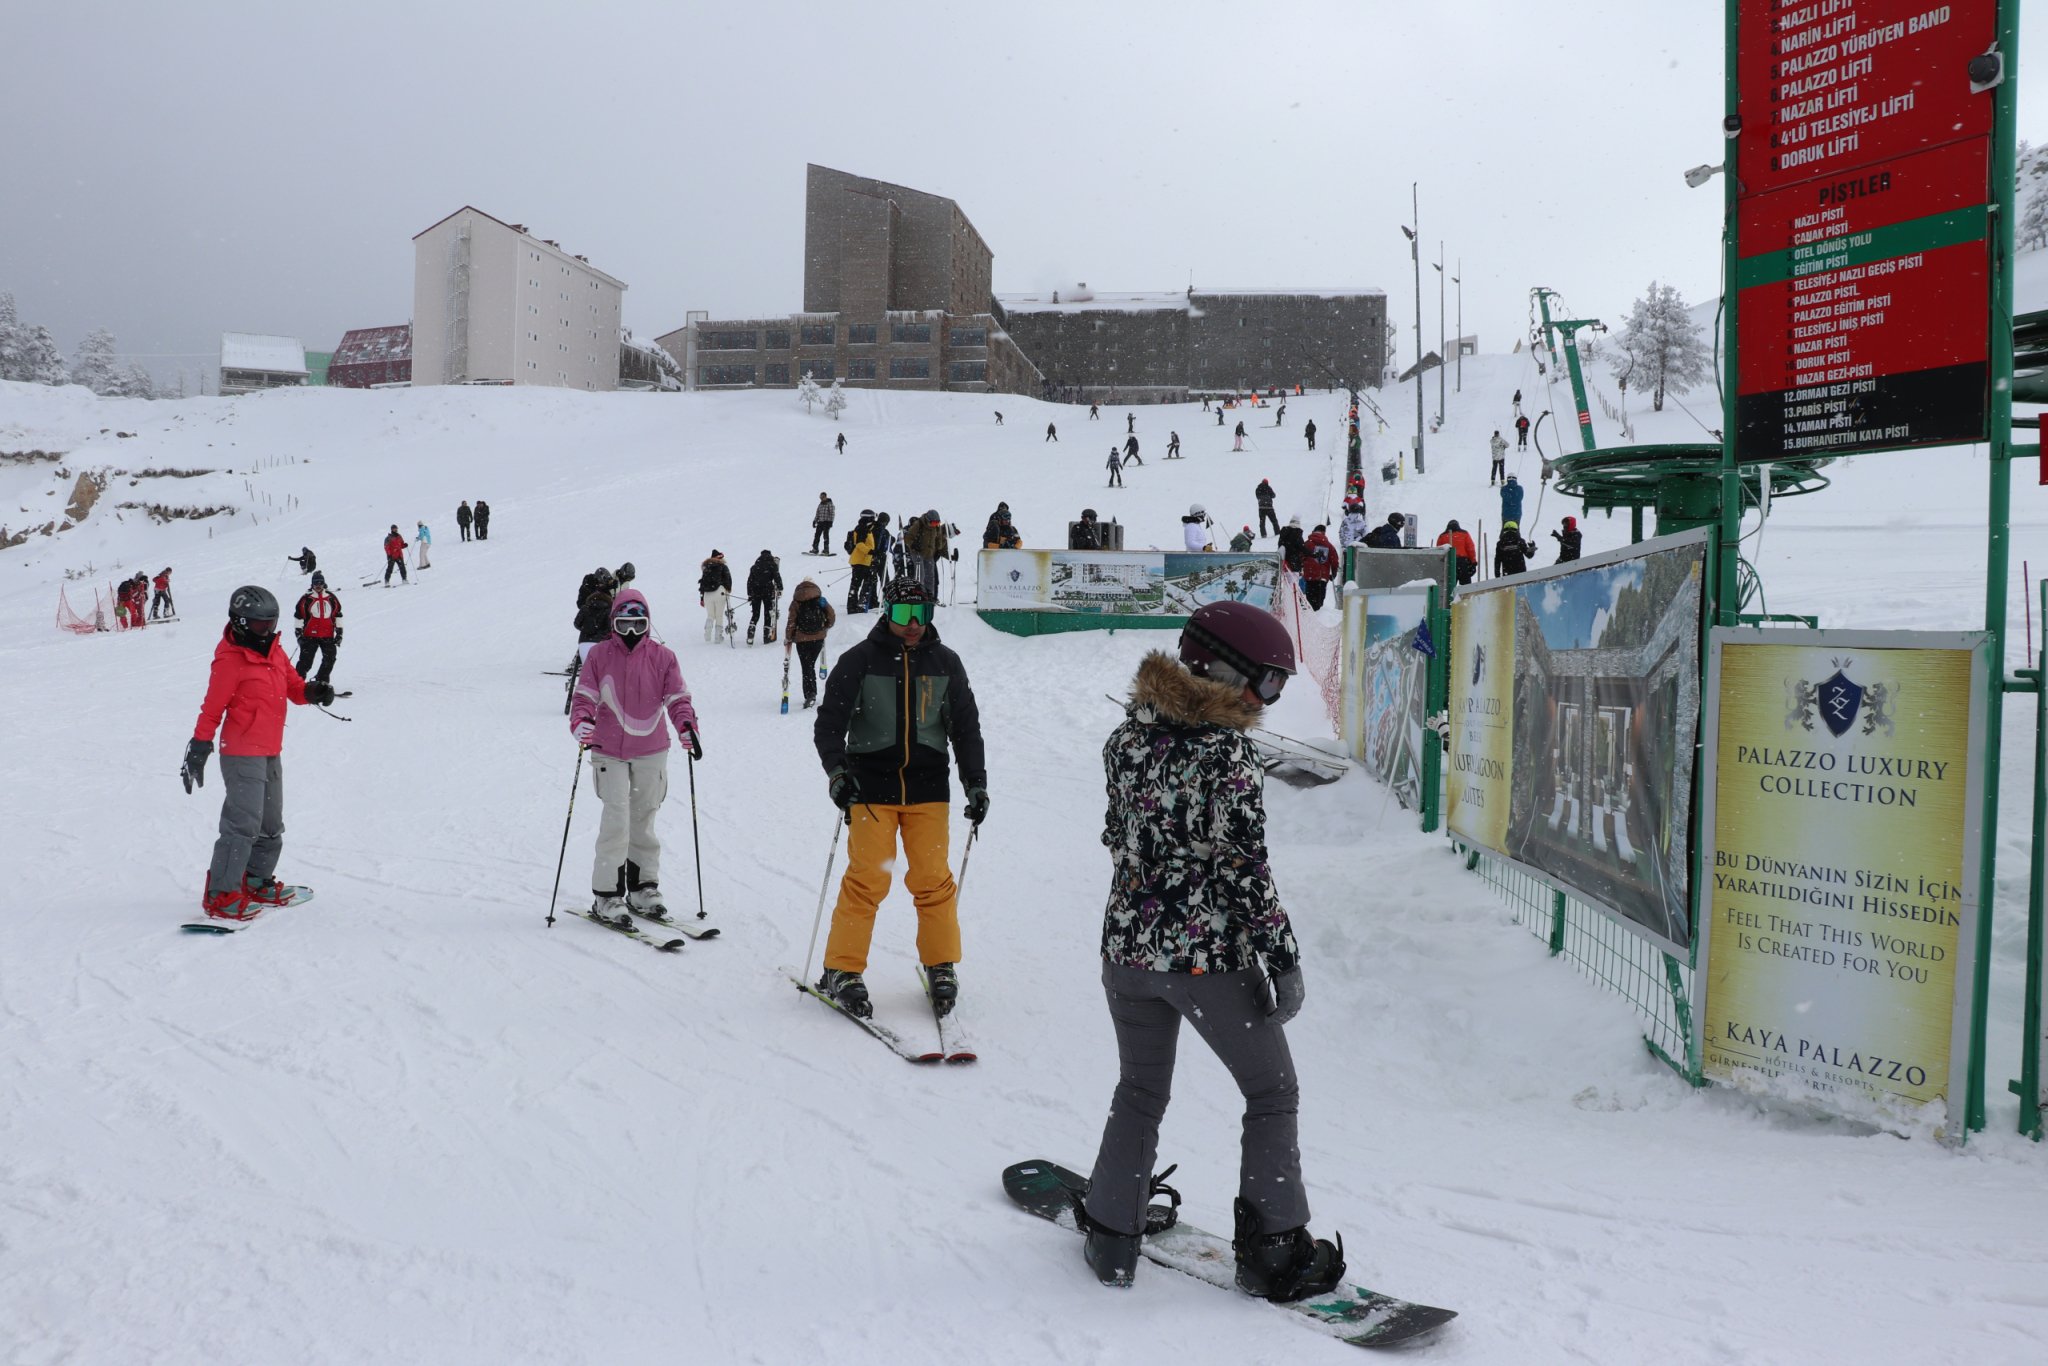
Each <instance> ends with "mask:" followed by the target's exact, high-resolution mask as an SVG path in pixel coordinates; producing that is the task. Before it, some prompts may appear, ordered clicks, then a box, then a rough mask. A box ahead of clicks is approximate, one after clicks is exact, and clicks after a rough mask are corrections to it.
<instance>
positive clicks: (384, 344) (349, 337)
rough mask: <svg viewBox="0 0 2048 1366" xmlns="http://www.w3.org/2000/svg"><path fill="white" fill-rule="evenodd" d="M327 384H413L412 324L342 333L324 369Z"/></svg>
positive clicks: (355, 386)
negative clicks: (332, 356) (339, 341)
mask: <svg viewBox="0 0 2048 1366" xmlns="http://www.w3.org/2000/svg"><path fill="white" fill-rule="evenodd" d="M327 382H328V383H329V384H330V385H335V386H337V387H340V388H343V389H368V388H370V387H372V386H373V385H378V384H410V383H412V324H410V323H400V324H399V325H398V326H396V327H358V328H353V329H351V330H350V331H347V332H344V333H342V336H341V345H340V346H337V347H335V348H334V359H333V360H332V361H330V362H329V363H328V366H327Z"/></svg>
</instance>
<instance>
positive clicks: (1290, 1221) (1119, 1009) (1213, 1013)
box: [1088, 961, 1308, 1233]
mask: <svg viewBox="0 0 2048 1366" xmlns="http://www.w3.org/2000/svg"><path fill="white" fill-rule="evenodd" d="M1265 980H1266V978H1265V974H1264V973H1262V972H1258V971H1256V970H1251V969H1247V970H1246V971H1244V972H1212V973H1205V974H1203V975H1201V976H1192V975H1190V974H1187V973H1180V972H1148V971H1146V970H1144V969H1142V968H1127V967H1120V966H1118V965H1117V964H1114V963H1110V962H1107V961H1105V962H1104V963H1103V965H1102V987H1103V991H1104V993H1105V994H1106V995H1107V996H1108V997H1109V1018H1110V1020H1111V1022H1112V1023H1114V1024H1115V1026H1116V1051H1117V1065H1118V1071H1119V1077H1118V1080H1117V1084H1116V1094H1115V1096H1114V1097H1113V1098H1112V1099H1111V1101H1110V1106H1109V1120H1108V1122H1107V1123H1105V1124H1104V1125H1103V1126H1102V1147H1101V1149H1100V1150H1099V1151H1098V1152H1097V1153H1096V1155H1095V1172H1094V1175H1093V1176H1092V1177H1090V1179H1089V1188H1088V1217H1089V1218H1090V1219H1093V1220H1094V1221H1095V1222H1096V1223H1098V1224H1101V1225H1103V1226H1104V1227H1105V1228H1109V1229H1112V1230H1115V1231H1118V1232H1123V1233H1137V1232H1139V1231H1141V1230H1142V1229H1143V1228H1144V1226H1145V1196H1146V1194H1147V1192H1148V1191H1149V1189H1150V1185H1151V1180H1152V1171H1153V1165H1154V1163H1155V1162H1156V1161H1157V1160H1158V1156H1159V1121H1160V1119H1161V1118H1163V1117H1164V1116H1165V1114H1166V1102H1167V1100H1168V1099H1169V1098H1170V1097H1171V1094H1172V1090H1173V1060H1174V1045H1175V1043H1176V1042H1177V1040H1178V1038H1179V1035H1180V1022H1181V1018H1182V1017H1183V1016H1185V1017H1186V1018H1187V1020H1188V1021H1189V1022H1190V1023H1191V1024H1193V1025H1194V1027H1195V1032H1196V1033H1197V1034H1199V1035H1201V1037H1202V1042H1203V1043H1206V1044H1208V1045H1209V1048H1210V1051H1212V1052H1213V1053H1215V1054H1216V1056H1217V1058H1218V1059H1220V1060H1221V1061H1222V1063H1223V1065H1224V1067H1226V1068H1228V1069H1229V1071H1230V1075H1231V1079H1232V1080H1234V1081H1235V1082H1236V1083H1237V1089H1238V1090H1239V1091H1241V1092H1243V1093H1244V1137H1243V1142H1242V1147H1241V1149H1240V1153H1239V1159H1238V1177H1237V1184H1238V1194H1239V1195H1241V1196H1243V1197H1244V1199H1245V1201H1246V1202H1247V1203H1248V1204H1250V1205H1251V1207H1252V1208H1253V1209H1255V1210H1257V1211H1258V1215H1259V1224H1260V1226H1261V1228H1262V1230H1263V1231H1265V1232H1267V1233H1281V1232H1284V1231H1286V1230H1288V1229H1291V1228H1300V1227H1301V1226H1302V1225H1304V1224H1306V1223H1307V1222H1308V1193H1307V1192H1306V1191H1304V1190H1303V1189H1302V1185H1301V1146H1300V1142H1299V1140H1298V1138H1297V1136H1296V1115H1297V1112H1298V1110H1299V1109H1300V1090H1299V1088H1298V1086H1297V1084H1296V1081H1295V1075H1294V1059H1293V1057H1292V1056H1291V1055H1290V1054H1289V1053H1288V1051H1287V1034H1286V1031H1285V1030H1284V1029H1283V1028H1282V1027H1281V1026H1279V1025H1276V1024H1274V1023H1273V1022H1272V1021H1271V1020H1270V1019H1268V1018H1267V1016H1266V1001H1265V995H1266V993H1265Z"/></svg>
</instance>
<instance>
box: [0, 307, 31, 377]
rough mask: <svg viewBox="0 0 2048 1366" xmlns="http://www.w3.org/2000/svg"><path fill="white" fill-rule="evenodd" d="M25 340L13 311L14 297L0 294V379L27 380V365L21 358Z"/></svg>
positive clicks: (18, 318)
mask: <svg viewBox="0 0 2048 1366" xmlns="http://www.w3.org/2000/svg"><path fill="white" fill-rule="evenodd" d="M27 340H28V338H27V334H26V333H25V332H24V330H23V328H22V325H21V318H20V317H19V316H18V315H17V314H16V312H15V309H14V296H13V295H12V294H7V293H4V292H0V379H11V380H17V381H19V380H26V379H27V378H28V365H27V362H26V360H25V359H24V357H23V352H24V349H25V347H26V344H27Z"/></svg>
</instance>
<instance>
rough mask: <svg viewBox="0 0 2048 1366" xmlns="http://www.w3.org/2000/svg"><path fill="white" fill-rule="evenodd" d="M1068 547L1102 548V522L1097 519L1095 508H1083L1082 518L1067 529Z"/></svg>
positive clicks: (1077, 548)
mask: <svg viewBox="0 0 2048 1366" xmlns="http://www.w3.org/2000/svg"><path fill="white" fill-rule="evenodd" d="M1067 549H1069V550H1100V549H1102V523H1100V522H1099V521H1097V520H1096V518H1095V509H1094V508H1082V509H1081V520H1080V521H1078V522H1075V523H1074V524H1073V525H1072V526H1071V527H1069V528H1068V529H1067Z"/></svg>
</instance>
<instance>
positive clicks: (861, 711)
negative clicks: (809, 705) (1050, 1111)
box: [812, 578, 988, 1016]
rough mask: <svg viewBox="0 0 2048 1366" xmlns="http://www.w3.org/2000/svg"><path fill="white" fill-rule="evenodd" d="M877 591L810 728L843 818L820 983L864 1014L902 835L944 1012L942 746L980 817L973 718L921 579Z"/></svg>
mask: <svg viewBox="0 0 2048 1366" xmlns="http://www.w3.org/2000/svg"><path fill="white" fill-rule="evenodd" d="M886 601H887V613H886V615H884V617H883V619H882V620H881V621H879V622H877V623H875V627H874V629H873V630H872V631H870V632H869V633H868V636H867V639H865V640H863V641H862V642H861V643H860V644H858V645H856V646H854V647H853V648H852V649H850V650H848V651H847V652H846V653H845V654H843V655H841V656H840V657H839V662H838V663H837V664H834V665H833V666H832V674H831V677H829V678H827V679H826V680H825V697H824V700H823V701H822V702H821V703H819V706H818V720H817V724H816V726H815V728H814V730H813V732H812V738H813V740H814V742H815V743H816V745H817V747H818V758H819V760H820V762H822V763H823V764H824V766H825V772H826V774H827V775H828V777H829V779H830V783H831V787H830V791H831V796H832V803H833V805H835V806H837V807H838V808H839V809H840V810H841V811H844V812H846V813H847V814H848V819H849V821H850V822H851V833H850V834H849V835H848V836H847V842H846V849H847V868H846V876H845V878H844V879H842V880H841V882H840V884H839V901H838V904H837V905H836V906H834V907H833V910H832V932H831V935H830V937H829V938H828V939H827V940H826V942H825V975H824V976H823V977H822V978H820V979H819V982H818V990H819V991H820V992H822V993H823V994H825V995H827V996H829V997H831V998H832V999H833V1000H834V1001H837V1002H838V1003H839V1005H840V1006H841V1007H842V1008H844V1009H845V1010H847V1011H848V1012H849V1013H851V1014H854V1015H861V1016H865V1015H868V1014H869V1013H871V1011H872V1009H873V1008H872V1006H871V1005H870V1004H869V1002H868V989H867V984H866V982H864V981H863V980H862V978H861V974H862V973H863V972H865V971H866V970H867V960H868V943H869V941H870V939H872V937H873V935H874V930H875V909H876V908H877V907H878V906H880V905H881V902H882V898H883V897H885V896H887V895H888V892H889V881H890V878H889V865H890V864H891V863H893V862H894V860H895V857H896V846H897V842H898V840H899V838H900V839H901V841H902V846H903V855H904V861H905V863H906V865H907V866H906V869H905V872H904V875H903V885H904V886H905V887H907V888H908V889H909V890H910V895H911V898H912V899H913V900H914V901H915V902H916V904H917V954H918V960H919V961H920V962H922V963H923V964H924V967H925V978H926V981H927V982H928V984H929V985H930V988H931V995H932V1004H933V1006H934V1007H935V1008H936V1009H937V1010H938V1012H939V1013H940V1014H941V1015H943V1014H946V1013H947V1012H948V1011H950V1010H951V1009H952V1008H953V1005H954V1003H955V1001H957V1000H958V998H959V992H960V986H959V978H958V975H957V973H956V972H955V970H954V965H955V964H957V963H958V962H959V961H960V922H959V918H958V916H957V914H956V906H955V902H956V896H957V893H956V890H955V888H954V885H953V872H952V868H951V866H950V864H949V862H948V860H949V856H950V851H949V849H948V830H949V823H950V816H951V812H950V810H949V809H948V803H949V800H950V798H951V795H952V794H951V791H950V789H949V787H948V784H947V756H946V748H947V746H948V744H950V745H951V746H952V750H953V757H954V758H955V760H957V762H958V763H959V766H960V781H961V783H962V784H963V785H964V786H965V787H966V788H967V811H966V814H967V819H968V820H969V821H970V822H972V823H973V824H975V825H977V826H978V825H980V824H981V821H982V818H983V817H984V816H986V815H987V814H988V769H987V767H986V765H985V764H984V762H983V758H982V747H981V717H980V713H979V711H978V710H977V709H976V707H975V704H974V690H973V689H972V688H970V687H969V686H968V683H967V670H966V668H965V667H964V666H963V665H962V664H961V663H960V656H958V655H956V654H954V653H953V652H952V651H951V650H949V649H947V648H946V647H945V646H944V645H942V644H940V643H939V633H938V631H937V629H936V628H934V627H933V626H932V601H931V595H930V593H929V592H928V591H927V590H926V588H925V586H924V585H923V584H922V583H920V582H919V581H918V580H916V579H914V578H899V579H897V580H895V581H894V582H892V583H891V584H890V585H889V587H888V591H887V594H886Z"/></svg>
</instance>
